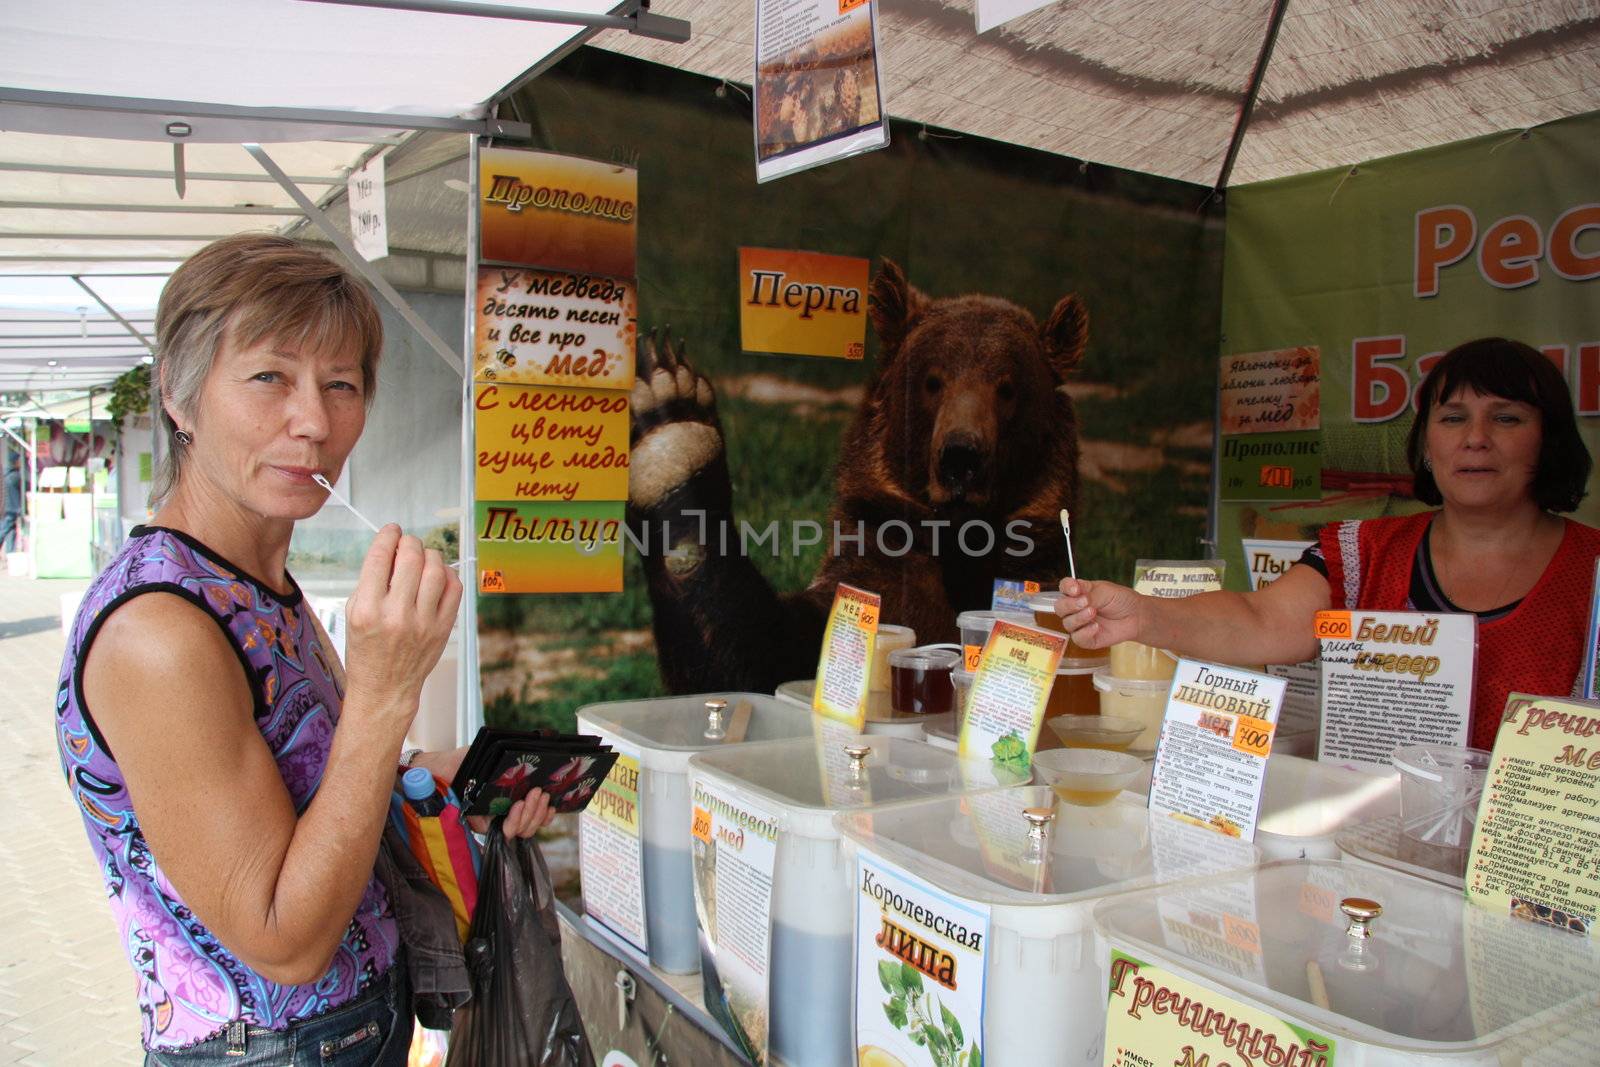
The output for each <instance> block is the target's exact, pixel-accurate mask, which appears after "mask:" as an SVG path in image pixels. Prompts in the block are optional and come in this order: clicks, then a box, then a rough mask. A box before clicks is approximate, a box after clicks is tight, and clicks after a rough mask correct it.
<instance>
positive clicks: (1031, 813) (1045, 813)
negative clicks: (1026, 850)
mask: <svg viewBox="0 0 1600 1067" xmlns="http://www.w3.org/2000/svg"><path fill="white" fill-rule="evenodd" d="M1022 817H1023V818H1024V819H1027V820H1028V842H1029V843H1030V844H1034V845H1042V844H1044V835H1045V832H1046V831H1047V830H1048V829H1049V828H1050V824H1051V823H1053V822H1055V821H1056V813H1055V809H1054V808H1023V809H1022Z"/></svg>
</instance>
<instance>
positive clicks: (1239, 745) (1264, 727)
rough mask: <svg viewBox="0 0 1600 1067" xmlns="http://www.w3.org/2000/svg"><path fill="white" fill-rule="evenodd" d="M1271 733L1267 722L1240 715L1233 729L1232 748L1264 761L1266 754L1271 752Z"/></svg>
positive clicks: (1270, 726) (1271, 728)
mask: <svg viewBox="0 0 1600 1067" xmlns="http://www.w3.org/2000/svg"><path fill="white" fill-rule="evenodd" d="M1272 731H1273V726H1272V723H1270V722H1268V721H1267V720H1265V719H1255V718H1251V717H1250V716H1249V715H1241V716H1239V721H1238V722H1237V723H1236V724H1234V727H1233V747H1234V748H1235V749H1237V750H1238V751H1240V752H1248V753H1249V754H1250V755H1252V756H1260V757H1262V758H1263V759H1265V758H1266V755H1267V753H1268V752H1270V751H1272Z"/></svg>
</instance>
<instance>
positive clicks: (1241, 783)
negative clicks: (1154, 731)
mask: <svg viewBox="0 0 1600 1067" xmlns="http://www.w3.org/2000/svg"><path fill="white" fill-rule="evenodd" d="M1283 693H1284V682H1283V679H1281V678H1273V677H1271V676H1269V675H1265V674H1257V673H1255V672H1254V671H1243V670H1239V669H1238V668H1235V667H1219V666H1217V665H1216V664H1213V663H1196V662H1194V661H1193V660H1187V659H1180V660H1179V661H1178V666H1177V670H1176V672H1175V673H1174V674H1173V676H1172V690H1171V692H1170V693H1169V694H1168V696H1167V713H1166V717H1165V719H1164V720H1163V721H1162V723H1161V742H1160V744H1159V745H1158V746H1157V748H1156V763H1155V769H1154V771H1153V773H1152V776H1151V779H1150V810H1151V811H1152V812H1155V813H1157V814H1161V815H1172V816H1176V817H1177V818H1180V819H1182V820H1184V821H1185V822H1192V823H1194V824H1195V825H1197V826H1204V827H1207V828H1209V829H1212V830H1215V831H1217V832H1218V833H1220V834H1223V835H1225V836H1227V837H1238V838H1242V839H1243V840H1245V841H1253V840H1255V836H1256V816H1257V815H1258V814H1259V812H1260V809H1261V791H1262V788H1263V787H1264V786H1265V784H1266V779H1267V756H1268V755H1269V754H1270V753H1271V751H1272V737H1273V732H1274V731H1275V730H1276V729H1277V722H1278V714H1279V712H1280V711H1281V710H1282V708H1283Z"/></svg>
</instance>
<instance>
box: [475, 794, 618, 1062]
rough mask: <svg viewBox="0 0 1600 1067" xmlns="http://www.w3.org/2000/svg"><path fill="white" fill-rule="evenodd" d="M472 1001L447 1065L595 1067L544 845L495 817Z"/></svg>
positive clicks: (482, 883)
mask: <svg viewBox="0 0 1600 1067" xmlns="http://www.w3.org/2000/svg"><path fill="white" fill-rule="evenodd" d="M466 954H467V970H468V971H469V973H470V974H471V976H472V999H471V1000H470V1001H468V1002H467V1003H466V1004H465V1005H463V1006H462V1007H461V1008H459V1009H457V1010H456V1014H455V1023H454V1025H453V1026H452V1027H451V1033H450V1054H449V1057H448V1059H447V1060H446V1061H445V1063H446V1067H594V1053H593V1052H592V1051H590V1049H589V1039H588V1038H587V1037H586V1036H585V1035H584V1032H583V1020H582V1019H581V1018H579V1016H578V1003H577V1001H576V1000H575V999H574V998H573V996H572V987H571V986H569V985H568V984H567V976H566V974H565V972H563V971H562V969H561V927H560V925H559V923H558V921H557V919H556V910H555V892H554V891H553V889H552V887H551V884H550V871H549V868H547V867H546V866H545V862H544V856H543V855H542V854H541V853H540V852H539V846H538V845H537V844H535V843H534V841H533V840H532V839H531V838H523V839H519V840H515V841H508V840H506V837H505V835H504V834H502V833H501V832H500V820H499V819H496V820H495V821H494V824H493V826H492V827H491V828H490V830H489V843H488V846H487V847H486V848H485V850H484V856H483V871H482V873H481V874H480V875H479V878H478V905H477V908H476V909H475V910H474V914H473V916H472V932H471V936H470V937H469V938H468V939H467V946H466Z"/></svg>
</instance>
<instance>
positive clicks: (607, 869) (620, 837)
mask: <svg viewBox="0 0 1600 1067" xmlns="http://www.w3.org/2000/svg"><path fill="white" fill-rule="evenodd" d="M600 740H601V741H602V742H603V743H604V744H607V745H610V746H611V747H612V749H613V750H614V751H615V752H616V753H617V762H616V763H614V764H612V765H611V772H610V773H609V774H607V775H606V780H605V781H604V782H602V783H601V785H600V788H599V790H598V791H596V793H595V795H594V799H593V800H591V801H590V802H589V805H588V807H586V808H584V809H583V812H582V813H581V814H580V815H579V816H578V870H579V872H580V873H581V875H582V883H581V884H582V889H583V910H584V912H585V913H586V914H587V915H588V916H589V917H590V918H591V919H596V920H598V921H599V922H601V923H603V924H605V926H606V927H607V928H608V929H610V930H611V931H612V932H614V933H616V934H617V935H618V936H620V937H621V938H622V939H623V940H625V941H626V942H628V944H630V945H632V946H633V947H634V948H636V949H638V950H639V951H640V952H649V951H650V940H649V935H648V932H647V931H646V928H645V918H644V848H643V844H642V842H641V833H640V827H641V824H642V815H641V813H640V810H639V750H638V749H637V748H635V747H634V746H632V745H630V744H628V743H627V742H625V741H623V740H622V739H621V738H619V737H616V736H614V735H611V734H606V733H601V734H600Z"/></svg>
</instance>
